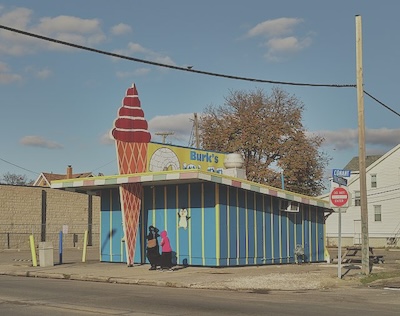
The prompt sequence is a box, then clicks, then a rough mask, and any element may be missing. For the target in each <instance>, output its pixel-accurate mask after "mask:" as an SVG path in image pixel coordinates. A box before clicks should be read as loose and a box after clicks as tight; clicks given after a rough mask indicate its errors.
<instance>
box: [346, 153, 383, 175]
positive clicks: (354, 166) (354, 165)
mask: <svg viewBox="0 0 400 316" xmlns="http://www.w3.org/2000/svg"><path fill="white" fill-rule="evenodd" d="M382 156H383V155H371V156H366V157H365V167H366V168H368V167H369V166H370V165H372V164H373V163H374V162H375V161H377V160H378V159H380V158H381V157H382ZM358 160H359V158H358V156H356V157H353V158H352V159H351V160H350V162H349V163H348V164H347V165H346V166H345V167H344V169H345V170H350V171H359V161H358Z"/></svg>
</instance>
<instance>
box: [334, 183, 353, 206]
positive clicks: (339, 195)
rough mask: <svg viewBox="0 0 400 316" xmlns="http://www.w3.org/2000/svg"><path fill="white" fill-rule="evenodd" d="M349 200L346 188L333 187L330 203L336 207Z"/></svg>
mask: <svg viewBox="0 0 400 316" xmlns="http://www.w3.org/2000/svg"><path fill="white" fill-rule="evenodd" d="M348 201H349V192H347V190H346V188H343V187H339V188H335V189H333V190H332V192H331V204H332V205H333V206H336V207H341V206H343V205H346V204H347V202H348Z"/></svg>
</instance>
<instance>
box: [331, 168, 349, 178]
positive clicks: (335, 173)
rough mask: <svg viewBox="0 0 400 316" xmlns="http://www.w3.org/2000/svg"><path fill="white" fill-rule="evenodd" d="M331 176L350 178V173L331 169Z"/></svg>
mask: <svg viewBox="0 0 400 316" xmlns="http://www.w3.org/2000/svg"><path fill="white" fill-rule="evenodd" d="M332 176H333V177H334V176H337V177H347V178H348V177H350V176H351V171H350V170H342V169H333V170H332Z"/></svg>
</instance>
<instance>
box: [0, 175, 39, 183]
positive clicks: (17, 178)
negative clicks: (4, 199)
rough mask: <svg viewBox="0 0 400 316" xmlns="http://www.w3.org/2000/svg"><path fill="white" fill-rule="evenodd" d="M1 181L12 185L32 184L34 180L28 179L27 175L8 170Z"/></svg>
mask: <svg viewBox="0 0 400 316" xmlns="http://www.w3.org/2000/svg"><path fill="white" fill-rule="evenodd" d="M1 183H4V184H12V185H32V183H33V181H32V180H28V178H27V176H26V175H20V174H15V173H10V172H7V173H5V174H3V176H2V178H1Z"/></svg>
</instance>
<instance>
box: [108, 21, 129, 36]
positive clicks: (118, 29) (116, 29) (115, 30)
mask: <svg viewBox="0 0 400 316" xmlns="http://www.w3.org/2000/svg"><path fill="white" fill-rule="evenodd" d="M131 32H132V28H131V27H130V26H129V25H128V24H124V23H120V24H117V25H114V26H113V27H112V28H111V33H112V34H113V35H123V34H127V33H131Z"/></svg>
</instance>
